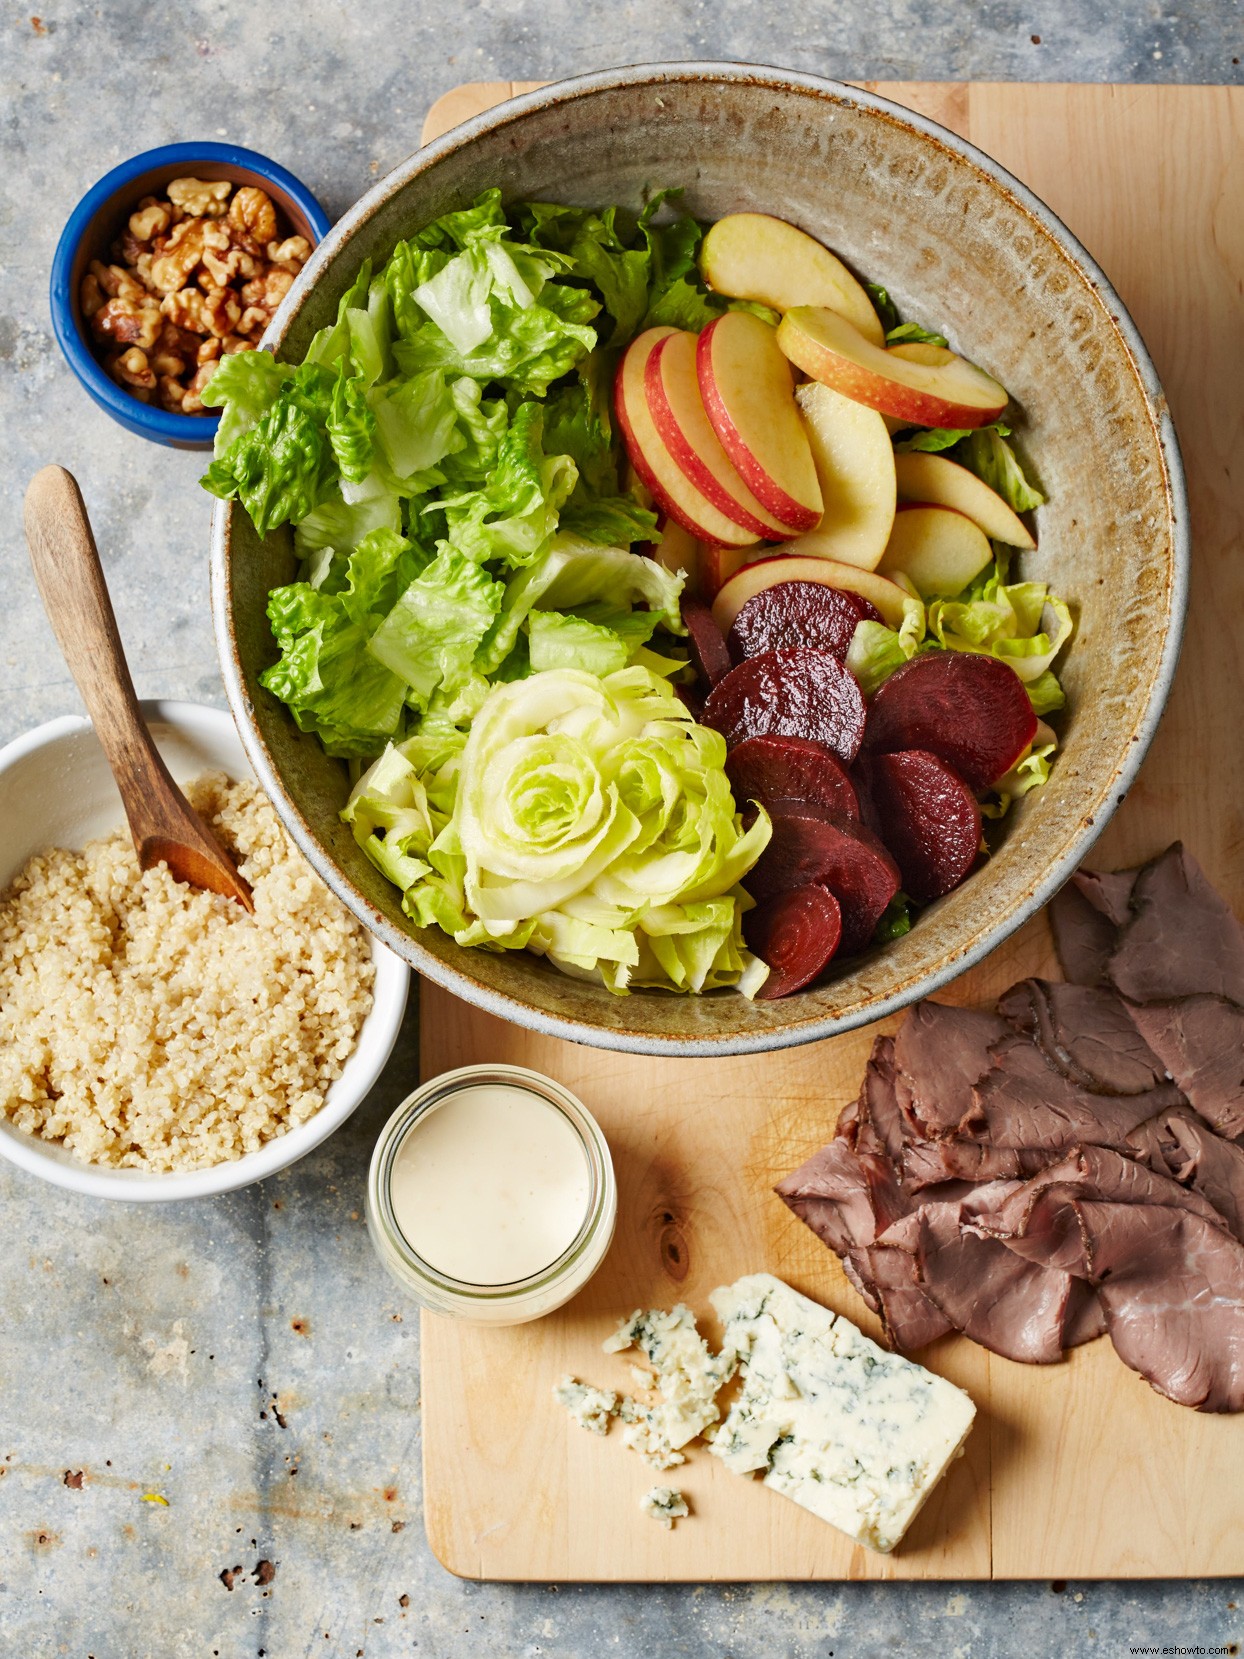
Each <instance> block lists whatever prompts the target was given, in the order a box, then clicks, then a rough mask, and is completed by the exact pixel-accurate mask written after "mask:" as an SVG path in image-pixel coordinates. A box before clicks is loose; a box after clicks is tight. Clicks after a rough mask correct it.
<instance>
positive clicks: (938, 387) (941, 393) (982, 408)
mask: <svg viewBox="0 0 1244 1659" xmlns="http://www.w3.org/2000/svg"><path fill="white" fill-rule="evenodd" d="M777 341H778V345H779V346H780V347H781V349H782V350H783V351H784V352H785V353H786V355H787V357H789V358H790V360H791V362H792V363H794V364H795V365H796V367H797V368H800V369H802V370H803V371H804V373H805V374H807V375H811V377H812V379H813V380H820V381H823V382H824V383H825V385H826V386H832V387H833V388H834V390H835V391H837V392H841V393H842V395H843V396H844V397H849V398H854V399H855V401H856V402H857V403H866V404H867V405H868V406H869V408H870V409H877V410H879V411H880V412H881V413H882V414H883V415H894V416H897V417H898V418H899V419H900V420H905V421H908V422H910V423H911V424H912V425H913V426H952V427H976V426H984V425H986V424H987V423H988V422H989V421H991V420H996V419H997V417H998V416H999V415H1000V414H1001V413H1002V411H1003V410H1004V409H1005V408H1006V405H1007V393H1006V388H1005V387H1003V386H1000V385H999V384H998V382H997V381H996V380H994V379H993V378H992V377H991V376H989V375H987V374H986V373H985V372H984V371H983V370H982V369H978V368H976V366H975V365H974V364H972V363H969V362H967V361H966V360H965V359H964V358H962V357H957V356H956V355H955V354H954V352H946V351H944V348H942V347H934V348H929V349H930V350H936V351H937V352H938V354H939V357H941V356H943V355H944V357H945V359H946V360H945V361H939V362H920V361H913V359H912V358H911V357H910V356H908V355H907V354H906V353H905V352H904V351H902V350H901V348H899V347H895V348H894V349H893V350H892V351H885V350H883V349H880V348H878V347H877V346H874V345H873V344H872V343H871V341H869V340H866V339H865V338H864V336H863V335H862V334H861V333H860V331H859V329H857V328H852V326H851V324H850V323H849V322H847V321H846V320H845V318H843V317H840V316H839V315H838V314H837V312H834V311H827V310H825V309H824V308H820V307H815V306H806V307H805V306H799V307H796V309H795V310H793V311H788V312H787V313H786V315H785V316H784V317H783V318H782V321H781V324H780V325H779V327H778V331H777ZM710 413H711V410H710ZM727 447H728V446H727Z"/></svg>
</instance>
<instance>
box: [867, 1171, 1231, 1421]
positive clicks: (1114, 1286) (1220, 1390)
mask: <svg viewBox="0 0 1244 1659" xmlns="http://www.w3.org/2000/svg"><path fill="white" fill-rule="evenodd" d="M909 1224H910V1218H908V1220H907V1221H904V1222H899V1223H896V1224H895V1225H896V1226H900V1227H901V1226H906V1225H909ZM964 1226H965V1230H968V1231H970V1232H972V1233H974V1234H977V1235H979V1236H982V1237H986V1238H989V1239H991V1240H998V1241H1003V1240H1004V1241H1005V1242H1006V1244H1007V1246H1008V1247H1009V1248H1011V1249H1012V1250H1014V1251H1016V1253H1017V1254H1020V1253H1022V1256H1023V1259H1026V1260H1029V1261H1031V1260H1033V1259H1034V1258H1035V1259H1037V1260H1040V1261H1042V1262H1046V1263H1052V1264H1054V1265H1056V1266H1057V1267H1059V1268H1062V1269H1063V1270H1064V1271H1066V1272H1069V1273H1071V1274H1073V1275H1074V1276H1075V1277H1076V1278H1082V1279H1088V1280H1089V1281H1090V1282H1091V1283H1092V1284H1094V1285H1095V1286H1096V1287H1097V1291H1098V1296H1099V1299H1100V1302H1101V1306H1102V1309H1103V1311H1104V1313H1105V1317H1106V1327H1107V1329H1108V1331H1109V1333H1110V1338H1111V1341H1112V1342H1113V1343H1114V1346H1115V1349H1116V1351H1117V1353H1118V1355H1119V1358H1120V1359H1121V1360H1122V1361H1123V1362H1124V1364H1125V1365H1129V1366H1130V1367H1131V1368H1132V1369H1133V1370H1134V1371H1139V1372H1140V1374H1141V1375H1142V1376H1143V1377H1145V1378H1146V1380H1147V1381H1148V1382H1150V1383H1151V1384H1152V1385H1153V1387H1154V1388H1156V1389H1157V1391H1158V1392H1159V1393H1160V1394H1164V1395H1166V1396H1167V1398H1168V1399H1172V1400H1175V1401H1177V1402H1178V1403H1180V1404H1181V1405H1190V1406H1195V1407H1197V1409H1198V1410H1201V1411H1239V1410H1241V1409H1244V1245H1241V1244H1240V1241H1239V1240H1238V1239H1237V1238H1235V1237H1234V1236H1233V1235H1232V1234H1231V1233H1230V1232H1228V1231H1227V1229H1226V1227H1225V1226H1224V1225H1223V1221H1222V1217H1221V1216H1220V1215H1219V1214H1218V1213H1217V1211H1216V1210H1215V1209H1214V1208H1213V1207H1212V1205H1210V1204H1209V1203H1208V1202H1207V1201H1206V1200H1205V1199H1204V1198H1202V1197H1201V1196H1200V1194H1198V1193H1195V1192H1192V1191H1190V1190H1189V1189H1188V1188H1186V1187H1182V1186H1180V1185H1179V1184H1178V1183H1177V1182H1175V1181H1173V1180H1171V1179H1170V1178H1169V1177H1166V1176H1163V1175H1160V1174H1158V1173H1156V1172H1155V1171H1153V1170H1151V1169H1148V1168H1146V1167H1145V1166H1144V1165H1142V1164H1139V1163H1136V1162H1135V1161H1134V1160H1133V1159H1131V1158H1126V1157H1123V1156H1121V1155H1120V1154H1118V1153H1116V1152H1113V1151H1111V1150H1110V1149H1108V1148H1105V1147H1085V1148H1081V1149H1078V1150H1077V1151H1076V1152H1074V1153H1072V1154H1071V1155H1070V1156H1069V1157H1067V1158H1066V1159H1064V1160H1063V1161H1062V1162H1061V1163H1059V1164H1056V1165H1054V1166H1053V1167H1052V1168H1050V1169H1048V1170H1045V1171H1044V1172H1043V1173H1042V1174H1041V1175H1039V1176H1036V1177H1035V1178H1034V1179H1033V1180H1031V1181H1029V1182H1027V1183H1026V1184H1025V1185H1024V1186H1023V1187H1020V1188H1018V1189H1016V1190H1015V1191H1013V1192H1011V1193H1009V1194H1007V1195H1005V1196H1004V1197H1003V1199H1002V1202H1001V1203H993V1204H991V1205H990V1206H989V1207H988V1209H987V1210H986V1211H981V1210H980V1209H979V1208H978V1211H977V1213H976V1214H975V1215H974V1216H973V1217H972V1218H971V1219H970V1220H965V1222H964ZM892 1232H893V1229H891V1233H892ZM890 1236H891V1235H890V1233H887V1234H886V1235H885V1237H886V1238H887V1239H888V1238H889V1237H890Z"/></svg>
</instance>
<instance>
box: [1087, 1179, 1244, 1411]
mask: <svg viewBox="0 0 1244 1659" xmlns="http://www.w3.org/2000/svg"><path fill="white" fill-rule="evenodd" d="M1079 1209H1080V1214H1081V1220H1082V1225H1083V1227H1084V1232H1085V1236H1086V1238H1087V1240H1088V1244H1089V1250H1090V1252H1091V1256H1092V1260H1093V1266H1094V1271H1095V1273H1096V1276H1097V1279H1098V1282H1099V1289H1098V1295H1099V1297H1100V1298H1101V1304H1102V1307H1103V1309H1104V1310H1105V1314H1106V1327H1107V1329H1108V1330H1109V1332H1110V1340H1111V1341H1112V1342H1113V1343H1114V1347H1115V1352H1116V1353H1117V1354H1118V1356H1119V1358H1120V1359H1121V1360H1122V1361H1123V1363H1124V1365H1129V1366H1131V1368H1132V1370H1133V1371H1139V1373H1140V1374H1141V1376H1142V1377H1144V1378H1145V1380H1146V1381H1147V1382H1149V1383H1151V1384H1152V1385H1153V1387H1154V1388H1156V1389H1157V1391H1158V1393H1159V1394H1164V1395H1165V1396H1166V1397H1167V1399H1168V1400H1174V1401H1176V1402H1177V1403H1178V1404H1179V1405H1185V1406H1194V1407H1195V1408H1196V1409H1197V1410H1198V1411H1241V1410H1244V1245H1241V1244H1240V1242H1239V1240H1238V1239H1235V1238H1233V1237H1232V1235H1231V1234H1230V1233H1228V1232H1226V1231H1224V1230H1223V1229H1222V1228H1220V1227H1216V1226H1214V1225H1213V1224H1212V1223H1210V1222H1208V1221H1206V1220H1205V1219H1204V1218H1203V1217H1201V1216H1198V1215H1191V1214H1189V1213H1188V1212H1187V1211H1180V1210H1167V1209H1157V1208H1154V1207H1152V1206H1149V1205H1137V1206H1129V1205H1122V1204H1098V1203H1091V1202H1090V1203H1084V1204H1081V1205H1080V1206H1079Z"/></svg>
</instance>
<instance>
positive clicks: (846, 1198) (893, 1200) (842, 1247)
mask: <svg viewBox="0 0 1244 1659" xmlns="http://www.w3.org/2000/svg"><path fill="white" fill-rule="evenodd" d="M774 1190H775V1191H776V1193H777V1195H778V1197H779V1198H780V1199H782V1201H783V1203H785V1204H787V1205H789V1207H790V1208H791V1209H792V1210H793V1211H794V1212H795V1214H796V1215H797V1216H798V1217H799V1219H800V1220H801V1221H804V1222H806V1223H807V1225H808V1226H809V1227H811V1229H812V1231H813V1232H814V1233H816V1234H817V1236H818V1237H819V1238H822V1239H824V1241H825V1243H826V1244H828V1245H829V1247H830V1249H831V1250H833V1251H835V1252H836V1254H838V1255H840V1256H843V1255H846V1254H847V1252H848V1251H851V1250H856V1249H865V1248H867V1246H869V1245H871V1244H873V1243H875V1242H876V1239H877V1235H878V1233H882V1232H884V1231H885V1229H886V1228H887V1227H888V1226H889V1225H890V1224H891V1222H893V1221H897V1220H898V1218H899V1217H900V1216H902V1215H905V1214H906V1213H907V1209H908V1203H907V1198H906V1195H905V1194H904V1192H903V1190H902V1188H901V1187H900V1186H899V1183H898V1180H897V1178H896V1176H895V1174H894V1171H893V1170H892V1169H891V1167H890V1165H889V1164H888V1163H887V1162H886V1160H885V1159H884V1158H879V1157H877V1156H876V1155H875V1154H874V1153H871V1152H856V1151H855V1150H854V1149H853V1148H852V1147H851V1146H850V1145H848V1143H847V1141H846V1140H845V1139H842V1138H839V1139H835V1140H832V1141H830V1143H829V1145H828V1146H823V1147H822V1148H821V1150H820V1151H819V1152H814V1153H813V1154H812V1156H811V1157H810V1158H809V1159H808V1161H807V1162H806V1163H805V1164H802V1165H801V1166H800V1167H799V1168H798V1169H797V1170H796V1171H795V1172H794V1174H793V1175H788V1176H787V1177H786V1179H785V1180H784V1181H779V1182H778V1185H777V1186H776V1188H775V1189H774Z"/></svg>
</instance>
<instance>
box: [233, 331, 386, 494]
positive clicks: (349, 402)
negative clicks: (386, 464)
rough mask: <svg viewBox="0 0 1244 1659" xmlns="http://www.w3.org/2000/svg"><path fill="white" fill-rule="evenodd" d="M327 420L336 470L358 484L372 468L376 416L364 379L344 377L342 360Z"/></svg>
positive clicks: (344, 367) (344, 370)
mask: <svg viewBox="0 0 1244 1659" xmlns="http://www.w3.org/2000/svg"><path fill="white" fill-rule="evenodd" d="M239 355H240V354H239ZM326 424H327V430H328V441H329V444H330V446H331V448H332V452H333V459H334V460H335V461H336V463H337V470H338V472H339V473H340V474H341V476H342V477H343V478H345V479H348V480H349V481H350V483H352V484H361V483H362V481H363V480H364V478H366V477H367V474H368V473H369V472H370V471H371V463H372V456H373V454H374V453H375V438H376V417H375V415H373V414H372V412H371V409H370V407H369V406H368V403H367V397H366V394H365V392H364V389H363V382H362V381H361V380H347V378H346V366H345V364H344V362H343V363H341V364H339V365H338V369H337V380H336V383H335V385H334V386H333V390H332V396H331V398H330V399H329V404H328V420H327V423H326Z"/></svg>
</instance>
